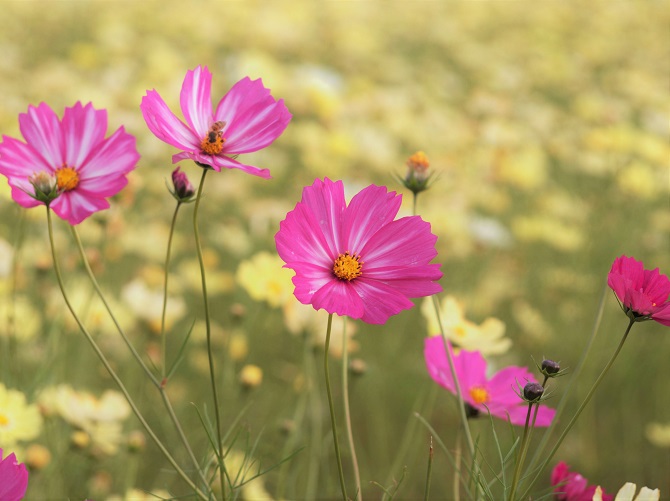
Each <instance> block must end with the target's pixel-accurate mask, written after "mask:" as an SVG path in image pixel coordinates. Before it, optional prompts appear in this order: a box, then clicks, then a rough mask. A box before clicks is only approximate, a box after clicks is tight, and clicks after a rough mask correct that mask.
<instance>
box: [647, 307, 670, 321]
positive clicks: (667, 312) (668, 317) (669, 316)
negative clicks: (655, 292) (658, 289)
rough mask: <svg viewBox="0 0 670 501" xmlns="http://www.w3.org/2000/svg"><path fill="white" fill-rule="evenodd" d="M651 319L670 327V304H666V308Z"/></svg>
mask: <svg viewBox="0 0 670 501" xmlns="http://www.w3.org/2000/svg"><path fill="white" fill-rule="evenodd" d="M651 318H653V319H654V320H656V321H657V322H658V323H659V324H662V325H667V326H668V327H670V303H666V306H665V307H664V308H660V309H659V310H657V311H656V313H654V314H653V315H652V316H651Z"/></svg>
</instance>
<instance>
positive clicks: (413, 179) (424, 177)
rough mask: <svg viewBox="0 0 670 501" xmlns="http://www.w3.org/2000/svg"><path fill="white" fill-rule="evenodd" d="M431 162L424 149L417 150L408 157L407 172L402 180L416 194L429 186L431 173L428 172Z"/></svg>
mask: <svg viewBox="0 0 670 501" xmlns="http://www.w3.org/2000/svg"><path fill="white" fill-rule="evenodd" d="M429 167H430V162H429V161H428V157H427V156H426V154H425V153H424V152H423V151H417V152H416V153H414V154H413V155H412V156H411V157H409V158H408V159H407V174H405V177H404V178H402V179H401V180H400V181H401V182H402V184H403V185H405V188H407V189H408V190H410V191H411V192H412V193H414V194H415V195H417V194H419V193H421V192H422V191H425V190H427V189H428V188H429V184H430V183H429V182H430V180H431V175H430V174H428V168H429Z"/></svg>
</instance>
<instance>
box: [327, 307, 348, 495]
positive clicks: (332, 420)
mask: <svg viewBox="0 0 670 501" xmlns="http://www.w3.org/2000/svg"><path fill="white" fill-rule="evenodd" d="M332 327H333V314H332V313H330V314H329V315H328V328H327V330H326V346H325V352H324V356H323V367H324V370H325V372H326V393H328V407H329V408H330V426H331V428H332V429H333V443H334V444H335V456H336V458H337V471H338V472H339V474H340V489H341V490H342V499H343V500H344V501H348V499H349V498H347V488H346V486H345V483H344V471H343V470H342V456H341V455H340V443H339V442H338V440H337V425H336V424H335V405H334V404H333V392H332V391H331V389H330V374H329V372H328V348H329V347H330V330H331V328H332Z"/></svg>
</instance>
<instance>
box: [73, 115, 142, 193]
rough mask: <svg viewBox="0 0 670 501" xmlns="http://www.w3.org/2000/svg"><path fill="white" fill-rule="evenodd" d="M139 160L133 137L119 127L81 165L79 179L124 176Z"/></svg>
mask: <svg viewBox="0 0 670 501" xmlns="http://www.w3.org/2000/svg"><path fill="white" fill-rule="evenodd" d="M139 159H140V154H139V153H138V152H137V148H136V146H135V136H131V135H130V134H128V133H127V132H126V131H125V129H124V128H123V127H119V128H118V129H117V130H116V132H114V134H112V135H111V136H110V137H108V138H107V139H105V140H103V141H102V142H101V143H100V144H98V145H97V146H96V147H95V151H93V152H92V154H91V155H90V156H89V158H88V161H87V162H86V163H85V164H77V165H81V168H80V169H79V175H80V177H81V179H82V180H83V179H93V178H101V177H110V176H125V175H126V174H128V173H129V172H130V171H132V170H133V169H134V168H135V166H136V165H137V162H138V161H139ZM108 196H109V195H108Z"/></svg>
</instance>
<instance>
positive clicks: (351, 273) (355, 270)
mask: <svg viewBox="0 0 670 501" xmlns="http://www.w3.org/2000/svg"><path fill="white" fill-rule="evenodd" d="M360 259H361V256H359V255H357V254H353V255H352V254H350V253H349V251H347V252H345V253H344V254H340V255H339V256H337V259H336V260H335V263H334V264H333V273H334V274H335V276H336V277H337V278H339V279H340V280H348V281H349V282H351V281H352V280H353V279H354V278H356V277H360V276H361V275H362V274H363V271H362V270H363V266H362V265H363V262H362V261H361V260H360Z"/></svg>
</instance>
